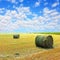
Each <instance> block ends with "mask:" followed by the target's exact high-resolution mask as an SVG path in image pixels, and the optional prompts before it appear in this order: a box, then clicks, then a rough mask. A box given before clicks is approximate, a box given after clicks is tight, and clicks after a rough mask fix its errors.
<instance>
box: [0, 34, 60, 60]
mask: <svg viewBox="0 0 60 60" xmlns="http://www.w3.org/2000/svg"><path fill="white" fill-rule="evenodd" d="M37 35H40V34H20V38H19V39H13V35H0V60H46V59H47V58H49V59H50V60H53V58H55V59H57V60H58V59H59V57H58V56H59V55H60V35H53V34H52V36H53V39H54V48H53V49H42V48H38V47H36V46H35V37H36V36H37ZM42 35H44V34H42ZM46 35H48V34H46ZM16 53H19V56H16V55H15V54H16ZM57 57H58V58H57ZM55 59H54V60H55Z"/></svg>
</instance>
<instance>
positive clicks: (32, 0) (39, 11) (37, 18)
mask: <svg viewBox="0 0 60 60" xmlns="http://www.w3.org/2000/svg"><path fill="white" fill-rule="evenodd" d="M14 32H16V33H17V32H18V33H19V32H23V33H24V32H60V0H0V33H14Z"/></svg>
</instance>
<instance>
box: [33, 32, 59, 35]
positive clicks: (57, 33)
mask: <svg viewBox="0 0 60 60" xmlns="http://www.w3.org/2000/svg"><path fill="white" fill-rule="evenodd" d="M34 34H56V35H60V32H35V33H34Z"/></svg>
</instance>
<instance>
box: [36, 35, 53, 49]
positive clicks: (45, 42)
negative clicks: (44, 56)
mask: <svg viewBox="0 0 60 60" xmlns="http://www.w3.org/2000/svg"><path fill="white" fill-rule="evenodd" d="M35 44H36V46H37V47H43V48H52V47H53V37H52V36H51V35H49V36H41V35H39V36H36V38H35Z"/></svg>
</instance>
